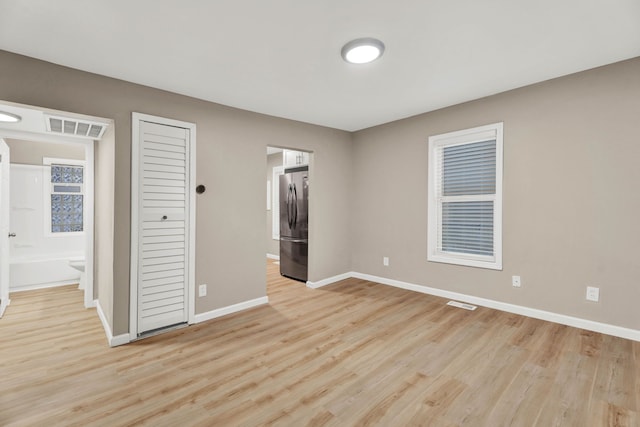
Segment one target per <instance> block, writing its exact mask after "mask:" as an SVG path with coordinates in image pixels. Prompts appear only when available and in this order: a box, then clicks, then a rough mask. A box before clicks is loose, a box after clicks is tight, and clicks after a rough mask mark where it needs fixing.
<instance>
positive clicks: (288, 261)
mask: <svg viewBox="0 0 640 427" xmlns="http://www.w3.org/2000/svg"><path fill="white" fill-rule="evenodd" d="M307 248H308V243H307V242H306V241H303V240H280V274H282V275H283V276H286V277H289V278H291V279H295V280H300V281H303V282H306V281H307V253H308V249H307Z"/></svg>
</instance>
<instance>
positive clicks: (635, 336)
mask: <svg viewBox="0 0 640 427" xmlns="http://www.w3.org/2000/svg"><path fill="white" fill-rule="evenodd" d="M351 277H354V278H357V279H363V280H368V281H370V282H376V283H380V284H383V285H387V286H393V287H396V288H400V289H406V290H409V291H414V292H420V293H423V294H428V295H433V296H437V297H442V298H448V299H453V300H457V301H461V302H466V303H469V304H475V305H479V306H482V307H487V308H492V309H495V310H500V311H506V312H508V313H513V314H520V315H522V316H527V317H532V318H534V319H540V320H546V321H548V322H553V323H559V324H562V325H566V326H572V327H575V328H580V329H586V330H588V331H593V332H599V333H602V334H606V335H612V336H615V337H619V338H625V339H629V340H633V341H640V330H637V329H630V328H625V327H622V326H616V325H610V324H608V323H601V322H595V321H593V320H587V319H582V318H579V317H573V316H568V315H565V314H559V313H553V312H550V311H545V310H539V309H536V308H529V307H524V306H521V305H515V304H509V303H505V302H501V301H495V300H490V299H486V298H480V297H474V296H471V295H466V294H461V293H458V292H450V291H445V290H442V289H437V288H431V287H429V286H421V285H416V284H414V283H408V282H402V281H400V280H393V279H387V278H386V277H379V276H373V275H370V274H364V273H357V272H352V273H351Z"/></svg>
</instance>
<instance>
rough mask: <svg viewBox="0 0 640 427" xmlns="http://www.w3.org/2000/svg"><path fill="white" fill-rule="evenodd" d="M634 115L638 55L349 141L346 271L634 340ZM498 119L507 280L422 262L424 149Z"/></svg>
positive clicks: (639, 129)
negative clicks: (432, 140) (588, 296)
mask: <svg viewBox="0 0 640 427" xmlns="http://www.w3.org/2000/svg"><path fill="white" fill-rule="evenodd" d="M639 114H640V58H636V59H633V60H630V61H625V62H621V63H617V64H614V65H610V66H606V67H602V68H598V69H594V70H591V71H587V72H583V73H579V74H575V75H571V76H568V77H565V78H559V79H555V80H552V81H548V82H544V83H541V84H537V85H533V86H529V87H525V88H522V89H517V90H514V91H510V92H506V93H503V94H499V95H495V96H491V97H488V98H484V99H480V100H477V101H474V102H469V103H465V104H461V105H457V106H454V107H451V108H446V109H443V110H439V111H435V112H431V113H428V114H423V115H420V116H416V117H413V118H409V119H406V120H401V121H397V122H394V123H390V124H387V125H384V126H378V127H375V128H371V129H368V130H364V131H361V132H357V133H355V134H354V145H353V150H354V151H353V171H354V172H353V176H354V187H353V194H354V198H353V199H352V203H351V212H352V218H353V220H352V224H353V227H352V233H351V244H352V246H351V252H352V257H353V258H352V267H353V270H354V271H357V272H361V273H368V274H373V275H377V276H383V277H387V278H391V279H396V280H401V281H406V282H410V283H415V284H419V285H424V286H430V287H435V288H439V289H445V290H449V291H453V292H460V293H464V294H468V295H474V296H478V297H483V298H489V299H492V300H497V301H503V302H507V303H513V304H518V305H523V306H526V307H531V308H537V309H542V310H548V311H552V312H556V313H561V314H566V315H570V316H577V317H581V318H585V319H590V320H593V321H599V322H605V323H609V324H613V325H619V326H624V327H629V328H634V329H640V316H639V315H638V308H637V304H638V301H640V286H638V277H640V261H639V259H638V244H639V242H640V226H639V225H638V217H639V215H640V191H638V184H639V183H640V167H639V161H640V139H639V135H640V119H639V117H640V116H639ZM500 121H503V122H504V199H503V200H504V209H503V213H504V220H503V221H504V222H503V235H504V237H503V266H504V270H503V271H492V270H485V269H479V268H472V267H460V266H454V265H447V264H439V263H433V262H427V248H426V246H427V244H426V235H427V160H428V159H427V152H428V150H427V148H428V147H427V138H428V137H429V136H430V135H436V134H441V133H445V132H449V131H455V130H460V129H466V128H470V127H474V126H479V125H484V124H489V123H494V122H500ZM355 219H357V221H356V220H355ZM383 256H389V257H390V266H389V267H383V266H382V257H383ZM512 275H521V276H522V288H519V289H518V288H513V287H512V286H511V276H512ZM588 285H589V286H598V287H600V302H599V303H591V302H587V301H585V291H586V286H588Z"/></svg>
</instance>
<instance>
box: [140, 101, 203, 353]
mask: <svg viewBox="0 0 640 427" xmlns="http://www.w3.org/2000/svg"><path fill="white" fill-rule="evenodd" d="M142 121H145V122H151V123H156V124H160V125H166V126H173V127H178V128H182V129H186V130H187V131H188V134H189V137H188V138H189V141H188V144H189V145H188V148H189V182H188V184H187V195H188V197H189V219H188V221H189V225H188V233H189V234H188V236H187V238H188V240H189V244H188V247H187V254H186V257H187V262H188V272H187V290H186V294H187V295H186V298H187V304H188V307H187V322H188V323H189V324H193V323H196V314H195V307H196V301H195V298H196V285H195V270H196V268H195V266H196V259H195V253H196V198H195V196H194V193H195V191H193V190H194V189H195V186H196V124H195V123H189V122H183V121H180V120H174V119H168V118H164V117H157V116H152V115H148V114H143V113H136V112H133V113H131V254H130V275H129V334H128V338H129V340H131V341H133V340H135V339H137V338H138V287H137V285H136V284H137V282H138V237H139V236H138V226H139V211H138V200H139V199H138V197H139V179H140V171H139V165H140V155H139V148H140V122H142Z"/></svg>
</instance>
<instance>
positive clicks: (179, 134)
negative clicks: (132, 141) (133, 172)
mask: <svg viewBox="0 0 640 427" xmlns="http://www.w3.org/2000/svg"><path fill="white" fill-rule="evenodd" d="M139 150H140V151H139V192H138V212H139V214H138V328H137V329H138V334H143V333H145V332H149V331H152V330H154V329H158V328H164V327H168V326H172V325H176V324H180V323H185V322H187V320H188V313H187V310H188V286H187V284H188V256H189V254H188V251H187V249H188V248H189V245H188V237H189V233H188V230H189V229H188V227H189V223H188V222H189V212H188V210H189V192H188V188H189V182H188V179H189V130H188V129H184V128H179V127H173V126H166V125H160V124H156V123H150V122H145V121H142V122H140V146H139Z"/></svg>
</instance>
